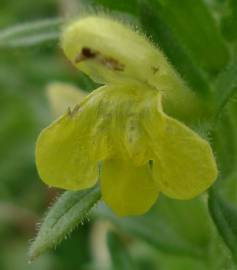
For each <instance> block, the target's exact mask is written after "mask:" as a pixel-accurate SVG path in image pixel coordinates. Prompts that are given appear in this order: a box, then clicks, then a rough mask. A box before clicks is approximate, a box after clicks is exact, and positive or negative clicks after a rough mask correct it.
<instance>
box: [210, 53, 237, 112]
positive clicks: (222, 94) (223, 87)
mask: <svg viewBox="0 0 237 270" xmlns="http://www.w3.org/2000/svg"><path fill="white" fill-rule="evenodd" d="M214 90H215V92H214V95H215V96H214V98H215V99H216V100H215V104H216V111H217V116H218V115H219V114H220V113H221V112H222V110H223V108H224V107H225V106H226V104H227V103H228V101H229V100H230V99H231V98H232V97H233V95H234V94H235V93H236V92H237V55H234V57H233V59H232V60H231V63H230V64H229V65H228V66H227V67H226V69H225V70H224V71H223V72H222V73H220V74H219V76H218V77H217V79H216V81H215V83H214Z"/></svg>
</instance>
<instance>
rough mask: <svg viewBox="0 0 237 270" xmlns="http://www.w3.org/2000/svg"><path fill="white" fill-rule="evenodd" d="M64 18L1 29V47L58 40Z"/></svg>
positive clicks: (22, 45) (24, 45) (30, 44)
mask: <svg viewBox="0 0 237 270" xmlns="http://www.w3.org/2000/svg"><path fill="white" fill-rule="evenodd" d="M62 22H63V19H60V18H55V19H46V20H42V21H36V22H29V23H23V24H19V25H15V26H12V27H9V28H7V29H3V30H1V31H0V47H3V48H6V47H10V48H13V47H26V46H32V45H36V44H40V43H43V42H45V41H48V40H56V39H57V38H58V37H59V28H60V26H61V24H62Z"/></svg>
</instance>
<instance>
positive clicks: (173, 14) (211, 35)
mask: <svg viewBox="0 0 237 270" xmlns="http://www.w3.org/2000/svg"><path fill="white" fill-rule="evenodd" d="M153 1H154V2H157V3H158V6H159V10H160V12H161V14H162V17H163V19H164V20H165V21H166V22H167V24H168V25H169V26H170V28H171V29H172V31H173V33H174V34H175V36H176V37H177V39H178V40H179V41H180V42H181V43H182V44H183V45H184V47H186V48H187V50H188V51H189V52H190V55H191V56H192V58H193V60H194V61H195V63H197V64H198V65H200V66H202V68H204V69H205V70H206V71H207V72H210V73H212V72H218V71H219V70H221V69H222V68H223V67H224V66H225V65H226V64H227V62H228V60H229V53H228V49H227V47H226V45H225V43H224V39H223V38H222V36H221V34H220V32H219V29H218V27H217V24H216V22H215V21H214V19H213V18H212V16H211V14H210V11H209V10H208V7H207V6H206V5H205V3H204V1H203V0H183V1H182V4H180V2H179V1H175V0H153ZM153 1H152V2H153Z"/></svg>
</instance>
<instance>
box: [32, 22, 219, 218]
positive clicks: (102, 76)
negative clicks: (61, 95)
mask: <svg viewBox="0 0 237 270" xmlns="http://www.w3.org/2000/svg"><path fill="white" fill-rule="evenodd" d="M95 22H96V24H95ZM88 25H89V26H88ZM111 25H112V26H114V27H113V31H112V30H111V29H110V30H109V28H110V27H111ZM106 27H107V28H108V29H106ZM115 30H116V31H117V32H116V31H115ZM98 33H99V34H98ZM128 34H129V35H128ZM115 36H116V39H115V40H114V37H115ZM109 41H110V44H108V42H109ZM114 42H115V43H114ZM137 42H138V43H139V42H140V43H139V44H137ZM117 43H120V45H121V44H123V43H125V45H126V46H125V48H127V47H128V48H129V50H128V51H126V49H125V48H124V47H123V46H122V45H121V46H120V47H119V46H118V45H119V44H117ZM133 43H134V44H136V46H137V47H136V48H135V49H136V50H140V51H142V52H143V53H144V55H140V53H139V51H137V52H136V54H137V55H140V58H141V59H137V58H135V59H134V58H133V57H135V56H134V52H133V50H134V48H132V47H131V48H130V47H129V46H132V44H133ZM113 44H114V46H113ZM103 45H104V46H103ZM62 46H63V48H64V50H65V53H66V55H67V56H68V57H69V59H70V60H71V61H72V62H74V63H75V62H76V63H75V64H76V66H77V67H78V68H79V69H81V70H83V71H84V72H86V73H87V74H88V75H89V76H91V77H92V78H94V79H96V80H97V81H100V82H103V83H104V84H105V85H104V86H102V87H100V88H98V89H96V90H94V91H93V92H92V93H91V94H89V95H88V96H86V97H85V98H84V99H83V100H82V101H81V102H79V103H78V104H77V105H76V106H75V107H74V108H73V109H70V110H68V111H67V112H66V113H65V114H64V115H62V116H61V117H60V118H59V119H58V120H57V121H55V122H54V123H52V124H51V125H50V126H49V127H47V128H46V129H44V130H43V131H42V132H41V134H40V136H39V138H38V141H37V146H36V163H37V168H38V171H39V174H40V177H41V178H42V180H43V181H45V182H46V183H47V184H48V185H51V186H56V187H60V188H64V189H68V190H81V189H85V188H90V187H92V186H93V185H95V184H96V182H97V180H98V179H99V181H100V186H101V191H102V198H103V199H104V201H105V202H106V203H107V204H108V205H109V206H110V207H111V208H112V209H113V210H114V211H115V212H116V213H117V214H118V215H120V216H125V215H138V214H143V213H145V212H146V211H147V210H148V209H149V208H150V207H151V206H152V205H153V204H154V202H155V201H156V199H157V196H158V194H159V192H163V193H164V194H166V195H167V196H169V197H171V198H175V199H190V198H193V197H194V196H196V195H198V194H200V193H201V192H203V191H205V190H206V189H207V188H208V187H209V186H210V185H211V184H212V183H213V181H214V180H215V179H216V176H217V168H216V163H215V159H214V156H213V153H212V150H211V147H210V145H209V143H208V142H207V141H206V140H204V139H202V138H201V137H200V136H199V135H198V134H196V133H194V132H193V131H192V130H191V129H189V128H188V127H187V126H185V125H184V124H182V123H181V122H179V121H177V120H175V119H173V118H171V117H169V116H168V115H166V114H165V113H164V112H163V108H162V101H163V97H164V96H165V98H166V99H167V103H168V102H169V101H170V102H171V103H172V102H173V103H174V104H175V93H176V92H175V91H176V89H173V88H172V86H174V87H175V86H177V93H178V94H177V93H176V95H177V103H178V104H179V105H178V106H180V105H181V104H182V102H183V101H180V97H183V96H184V93H186V91H187V89H186V88H185V87H186V86H185V85H184V84H183V82H182V81H181V79H180V78H179V77H178V76H177V75H176V73H175V72H174V71H173V69H172V67H171V66H170V65H169V64H168V63H167V61H166V60H165V58H164V56H163V54H162V53H161V52H160V51H158V50H157V49H155V48H153V47H152V46H151V45H150V44H149V43H148V41H147V40H146V39H144V38H143V37H141V36H139V35H138V34H137V33H135V32H133V31H132V30H131V29H129V28H126V27H125V26H124V25H122V24H119V23H118V22H114V21H111V20H110V19H105V18H100V17H89V18H85V19H82V20H80V21H79V22H75V23H72V25H69V27H68V28H66V29H65V32H64V35H63V39H62ZM116 46H117V47H116ZM108 47H110V48H108ZM139 47H140V48H139ZM149 50H151V52H150V51H149ZM149 53H150V54H151V55H150V56H149ZM131 55H132V56H131ZM157 55H158V56H159V57H158V59H153V58H154V57H155V56H157ZM152 56H153V57H152ZM147 57H150V58H149V59H147ZM130 58H131V59H130ZM139 61H143V62H144V65H142V66H139ZM146 61H148V62H147V63H146ZM149 61H152V63H150V64H149ZM153 62H154V63H153ZM140 64H141V63H140ZM151 64H152V65H153V64H154V65H159V71H156V72H155V73H154V70H152V68H150V67H151ZM157 68H158V67H157ZM157 72H158V73H159V74H158V75H157ZM162 76H163V77H162ZM169 79H170V81H171V82H169ZM167 80H168V81H167ZM166 81H167V85H166V84H165V82H166ZM156 82H158V85H157V86H155V84H156ZM159 82H160V84H159ZM159 87H161V89H160V90H159ZM170 89H171V90H170ZM169 91H170V92H172V93H168V94H166V92H169ZM187 95H189V94H187ZM184 100H185V99H184ZM99 164H100V170H99ZM99 171H100V173H99Z"/></svg>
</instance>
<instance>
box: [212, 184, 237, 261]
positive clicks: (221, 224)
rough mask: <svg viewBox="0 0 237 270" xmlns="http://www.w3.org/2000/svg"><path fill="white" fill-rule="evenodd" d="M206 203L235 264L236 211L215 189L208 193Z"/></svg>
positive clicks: (236, 243)
mask: <svg viewBox="0 0 237 270" xmlns="http://www.w3.org/2000/svg"><path fill="white" fill-rule="evenodd" d="M208 202H209V210H210V213H211V216H212V218H213V220H214V222H215V224H216V227H217V229H218V231H219V233H220V235H221V236H222V237H223V239H224V241H225V243H226V245H227V246H228V247H229V249H230V251H231V252H232V256H233V259H234V260H235V262H237V209H236V208H235V207H234V206H233V205H230V204H229V203H227V202H226V201H225V200H224V199H223V198H222V197H221V196H220V195H219V194H218V193H217V192H216V191H215V189H212V190H211V191H210V194H209V200H208Z"/></svg>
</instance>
